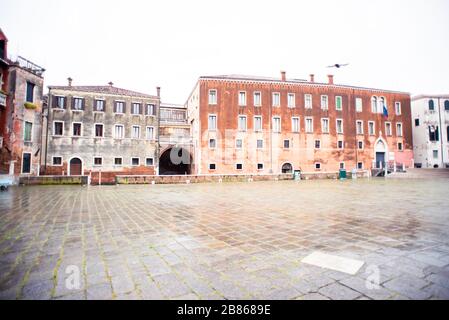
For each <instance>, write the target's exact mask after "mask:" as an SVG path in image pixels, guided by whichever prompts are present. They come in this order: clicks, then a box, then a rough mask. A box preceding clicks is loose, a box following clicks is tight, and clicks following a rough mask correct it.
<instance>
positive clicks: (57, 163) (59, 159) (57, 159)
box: [52, 157, 62, 166]
mask: <svg viewBox="0 0 449 320" xmlns="http://www.w3.org/2000/svg"><path fill="white" fill-rule="evenodd" d="M52 165H54V166H62V157H53V161H52Z"/></svg>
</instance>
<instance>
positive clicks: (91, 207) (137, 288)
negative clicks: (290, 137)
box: [0, 179, 449, 299]
mask: <svg viewBox="0 0 449 320" xmlns="http://www.w3.org/2000/svg"><path fill="white" fill-rule="evenodd" d="M447 190H449V179H440V180H438V179H437V180H430V179H429V180H388V181H385V180H383V179H380V180H358V181H346V182H338V181H309V182H299V183H296V182H290V181H288V182H261V183H236V184H201V185H173V186H167V185H156V186H111V187H109V186H108V187H69V186H67V187H55V186H51V187H21V188H12V189H10V190H9V191H8V192H3V193H0V298H2V299H86V298H87V299H442V298H443V299H448V298H449V197H448V195H447ZM314 251H321V252H325V253H330V254H334V255H339V256H342V257H349V258H355V259H359V260H362V261H364V262H365V265H364V266H363V267H362V268H361V269H360V271H359V272H358V273H357V274H356V275H355V276H350V275H347V274H345V273H340V272H335V271H330V270H327V269H322V268H319V267H315V266H311V265H306V264H304V263H301V260H302V259H303V258H304V257H305V256H307V255H308V254H310V253H312V252H314ZM77 271H79V273H78V272H77ZM78 275H79V278H77V276H78ZM77 279H79V283H78V282H77ZM377 279H378V280H379V283H380V286H379V287H377V288H376V286H375V284H376V282H377Z"/></svg>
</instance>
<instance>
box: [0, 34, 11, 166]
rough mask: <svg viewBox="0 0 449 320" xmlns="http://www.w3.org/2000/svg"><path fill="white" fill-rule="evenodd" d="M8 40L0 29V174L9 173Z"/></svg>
mask: <svg viewBox="0 0 449 320" xmlns="http://www.w3.org/2000/svg"><path fill="white" fill-rule="evenodd" d="M8 69H9V61H8V38H7V37H6V35H5V34H4V33H3V31H2V30H1V29H0V174H6V173H8V172H9V160H10V155H9V153H8V151H7V150H8V149H7V147H6V144H5V142H6V141H8V140H9V132H8V130H7V115H8V114H9V113H10V111H9V110H10V106H9V103H8V75H9V73H8Z"/></svg>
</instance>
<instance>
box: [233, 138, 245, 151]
mask: <svg viewBox="0 0 449 320" xmlns="http://www.w3.org/2000/svg"><path fill="white" fill-rule="evenodd" d="M235 148H236V149H242V148H243V140H242V139H237V140H235Z"/></svg>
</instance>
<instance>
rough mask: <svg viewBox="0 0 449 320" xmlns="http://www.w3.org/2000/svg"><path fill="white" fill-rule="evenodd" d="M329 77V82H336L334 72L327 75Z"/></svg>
mask: <svg viewBox="0 0 449 320" xmlns="http://www.w3.org/2000/svg"><path fill="white" fill-rule="evenodd" d="M327 76H328V78H329V84H334V76H333V75H332V74H329V75H327Z"/></svg>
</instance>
